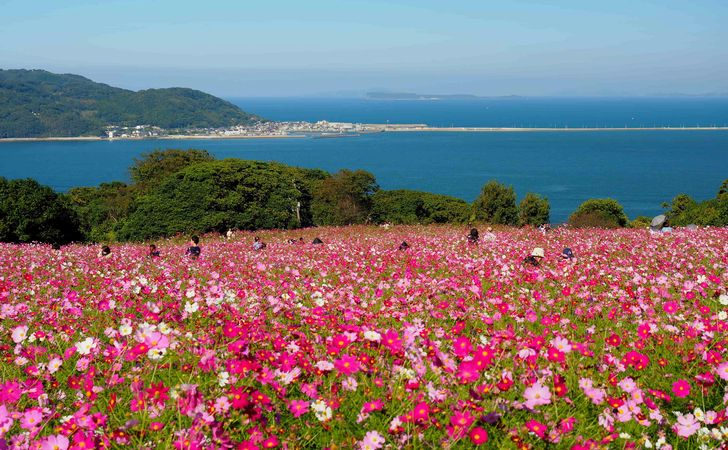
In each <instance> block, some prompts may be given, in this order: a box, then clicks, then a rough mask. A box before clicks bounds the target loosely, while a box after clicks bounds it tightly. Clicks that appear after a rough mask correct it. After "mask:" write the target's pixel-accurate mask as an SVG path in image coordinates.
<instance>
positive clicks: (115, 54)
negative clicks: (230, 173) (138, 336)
mask: <svg viewBox="0 0 728 450" xmlns="http://www.w3.org/2000/svg"><path fill="white" fill-rule="evenodd" d="M726 24H728V1H726V0H690V1H686V0H682V1H675V0H659V1H657V0H655V1H652V0H649V1H647V0H573V1H572V0H551V1H546V0H499V1H492V0H480V1H457V0H450V1H445V0H439V1H430V0H416V1H415V0H413V1H409V0H406V1H405V0H403V1H349V0H339V1H320V0H307V1H301V0H291V1H283V0H281V1H276V0H269V1H249V0H237V1H233V0H230V1H228V0H223V1H216V0H210V1H207V2H200V1H195V2H193V1H186V0H174V1H167V0H161V1H113V0H93V1H91V0H62V1H58V0H32V1H29V0H0V67H2V68H43V69H47V70H51V71H55V72H71V73H78V74H81V75H85V76H88V77H90V78H92V79H94V80H96V81H102V82H105V83H109V84H112V85H116V86H121V87H126V88H130V89H143V88H149V87H168V86H187V87H193V88H197V89H202V90H205V91H208V92H211V93H213V94H216V95H221V96H226V97H231V96H293V95H316V94H330V93H337V92H338V93H344V94H347V93H349V94H355V93H360V92H365V91H368V90H390V91H407V92H420V93H472V94H479V95H509V94H518V95H645V94H651V93H666V92H683V93H690V94H696V93H704V92H728V45H726V43H727V42H728V26H726Z"/></svg>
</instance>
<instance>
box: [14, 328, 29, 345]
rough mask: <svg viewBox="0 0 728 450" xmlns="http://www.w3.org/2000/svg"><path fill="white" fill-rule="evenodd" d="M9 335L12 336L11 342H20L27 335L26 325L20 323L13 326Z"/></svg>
mask: <svg viewBox="0 0 728 450" xmlns="http://www.w3.org/2000/svg"><path fill="white" fill-rule="evenodd" d="M10 336H11V337H12V339H13V342H15V343H16V344H20V343H22V342H23V341H25V339H26V338H27V337H28V326H27V325H20V326H17V327H15V328H13V331H12V333H11V335H10Z"/></svg>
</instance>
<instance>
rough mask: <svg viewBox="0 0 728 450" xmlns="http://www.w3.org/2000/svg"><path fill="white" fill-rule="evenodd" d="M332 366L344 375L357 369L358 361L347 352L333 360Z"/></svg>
mask: <svg viewBox="0 0 728 450" xmlns="http://www.w3.org/2000/svg"><path fill="white" fill-rule="evenodd" d="M334 367H336V370H338V371H339V372H341V373H343V374H344V375H351V374H353V373H356V372H358V371H359V361H357V359H356V358H355V357H353V356H351V355H349V354H344V355H341V358H339V359H337V360H335V361H334Z"/></svg>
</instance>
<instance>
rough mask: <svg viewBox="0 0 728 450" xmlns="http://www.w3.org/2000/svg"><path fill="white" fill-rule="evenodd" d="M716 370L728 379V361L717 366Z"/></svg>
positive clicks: (723, 377) (719, 374)
mask: <svg viewBox="0 0 728 450" xmlns="http://www.w3.org/2000/svg"><path fill="white" fill-rule="evenodd" d="M716 372H718V376H719V377H720V378H721V379H722V380H728V361H726V362H723V363H721V364H719V365H718V367H716Z"/></svg>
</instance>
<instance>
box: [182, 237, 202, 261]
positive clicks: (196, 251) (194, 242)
mask: <svg viewBox="0 0 728 450" xmlns="http://www.w3.org/2000/svg"><path fill="white" fill-rule="evenodd" d="M201 253H202V249H200V238H199V236H197V235H193V236H192V237H191V238H190V246H189V247H187V251H186V252H185V254H186V255H188V256H189V257H190V258H192V259H197V258H199V257H200V254H201Z"/></svg>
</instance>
